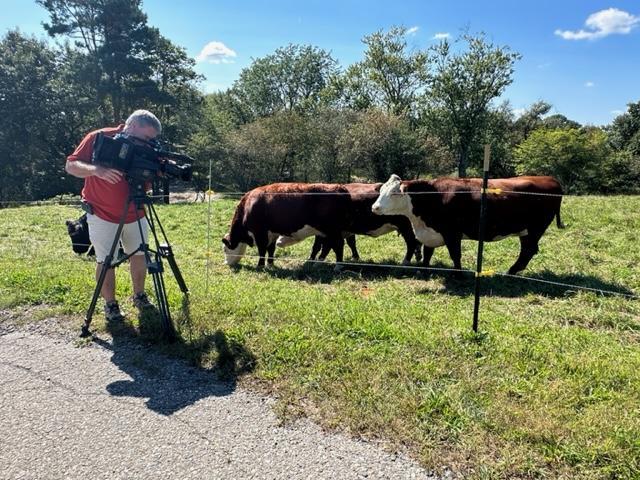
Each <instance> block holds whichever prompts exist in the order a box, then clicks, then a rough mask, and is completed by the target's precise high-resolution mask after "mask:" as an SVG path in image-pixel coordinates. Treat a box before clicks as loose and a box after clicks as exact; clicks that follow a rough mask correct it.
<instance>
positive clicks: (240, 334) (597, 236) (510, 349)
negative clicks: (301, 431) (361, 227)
mask: <svg viewBox="0 0 640 480" xmlns="http://www.w3.org/2000/svg"><path fill="white" fill-rule="evenodd" d="M234 206H235V201H234V200H217V201H215V202H214V203H213V207H212V229H211V230H212V232H211V256H210V268H209V275H208V276H207V268H206V267H207V261H208V255H207V210H208V209H207V205H206V204H181V205H171V206H161V207H159V208H158V211H159V214H160V216H161V218H162V221H163V223H164V224H165V226H166V228H167V232H168V235H169V238H170V240H171V241H172V243H173V244H174V245H175V252H176V256H177V260H178V263H179V265H180V267H181V269H182V272H183V274H184V277H185V279H186V281H187V284H188V285H189V287H190V289H191V292H192V293H191V296H190V302H189V304H188V305H187V304H185V303H183V302H182V297H181V295H180V294H179V291H178V288H177V286H176V285H175V282H174V281H173V280H172V278H171V275H170V274H169V275H167V283H168V286H169V290H170V297H171V298H170V300H171V303H172V312H174V316H175V317H176V321H177V322H178V323H179V328H180V330H181V333H182V336H183V338H184V342H183V343H181V344H180V345H178V346H175V347H171V348H172V349H173V352H174V353H176V354H180V355H184V356H187V357H188V358H189V359H191V360H193V361H194V362H197V363H199V364H201V365H204V366H208V367H211V368H217V369H218V370H220V372H221V374H226V375H238V376H242V377H243V379H244V380H243V381H244V382H246V383H248V384H252V385H255V386H258V387H260V388H263V389H268V390H269V391H271V392H273V393H275V394H277V396H278V397H279V399H280V400H279V410H280V413H281V415H282V416H283V418H285V419H287V418H292V417H295V416H298V415H302V414H303V415H307V416H310V417H312V418H314V419H315V420H317V421H319V422H320V423H321V424H323V425H324V426H326V427H329V428H332V429H338V430H343V431H347V432H349V433H350V434H352V435H354V436H363V437H367V438H380V439H384V440H385V441H387V442H389V444H390V445H391V446H392V447H402V448H406V449H408V450H409V452H410V453H411V454H412V455H414V456H415V457H416V458H418V459H419V460H420V461H421V462H422V463H423V464H424V465H426V466H427V467H429V468H433V469H434V470H438V469H439V468H441V467H443V466H449V467H452V468H453V469H454V470H455V471H457V472H461V473H463V474H466V475H467V476H469V477H473V478H585V479H587V478H589V479H592V478H612V479H613V478H640V301H639V300H637V299H630V298H625V297H621V296H607V295H601V294H597V293H593V292H583V291H580V290H576V289H567V288H564V287H557V286H553V285H548V284H542V283H536V282H532V281H527V280H524V279H512V278H503V277H492V278H487V279H484V291H485V296H484V297H483V299H482V304H481V313H480V328H481V330H482V333H481V334H479V335H473V334H472V333H471V320H472V311H473V277H472V276H467V277H466V278H463V279H460V280H456V279H454V278H452V277H451V276H449V275H445V274H433V275H429V276H422V275H418V274H417V273H415V272H412V271H406V270H402V269H399V268H397V269H387V268H372V267H359V266H358V267H353V266H350V267H347V268H346V269H345V270H343V271H342V272H340V273H334V272H333V268H332V266H331V265H304V264H303V262H302V261H298V260H288V259H280V260H278V259H276V266H275V267H274V268H270V269H265V270H263V271H260V270H256V268H255V263H256V259H254V258H250V259H244V260H243V261H242V263H241V265H242V266H241V268H239V269H237V270H230V269H229V268H228V267H226V266H224V265H223V264H222V252H221V248H220V238H221V237H222V235H223V234H224V233H225V231H226V230H227V227H228V224H229V222H230V219H231V216H232V213H233V209H234ZM78 215H79V210H78V209H77V208H74V207H66V206H38V207H23V208H12V209H4V210H0V225H2V229H1V230H0V239H1V241H0V308H3V309H7V308H14V307H18V306H23V305H36V304H42V305H45V306H46V308H47V313H48V314H51V313H52V312H53V313H56V314H71V315H76V316H77V318H78V327H79V325H80V320H81V316H82V313H83V312H84V310H85V309H86V307H87V305H88V302H89V299H90V296H91V293H92V291H93V282H92V280H91V279H92V271H93V268H94V265H93V263H92V262H90V261H87V260H83V259H81V258H79V257H77V256H75V255H74V254H73V253H72V252H71V248H70V245H69V239H68V237H67V235H66V230H65V226H64V220H65V219H67V218H74V217H77V216H78ZM563 220H564V221H565V223H567V225H568V227H567V229H565V230H558V229H557V228H556V227H555V226H551V227H550V228H549V230H548V232H547V233H546V235H545V236H544V237H543V239H542V242H541V252H540V253H539V254H538V255H537V256H536V257H534V259H533V260H532V262H531V263H530V265H529V267H528V269H527V270H526V271H525V272H524V275H527V276H531V277H535V278H540V279H545V280H550V281H554V282H562V283H569V284H575V285H581V286H588V287H592V288H598V289H606V290H613V291H616V292H620V293H626V294H640V249H639V248H638V245H639V244H640V242H639V241H640V198H638V197H607V198H605V197H581V198H566V199H565V201H564V204H563ZM310 247H311V243H310V240H307V241H306V242H304V243H302V244H300V245H296V246H294V247H291V248H289V249H286V250H282V251H279V252H278V255H281V256H287V257H295V258H300V259H302V258H304V257H305V256H306V255H308V252H309V250H310ZM476 248H477V243H475V242H464V251H463V266H464V267H466V268H474V266H475V251H476ZM403 249H404V246H403V242H402V240H401V238H399V237H397V236H395V235H387V236H385V237H382V238H380V239H375V240H374V239H367V238H363V237H359V250H360V253H361V256H362V261H363V262H375V263H390V264H397V263H398V262H399V261H400V260H401V258H402V254H403ZM517 252H518V242H517V240H515V239H507V240H504V241H502V242H498V243H491V244H487V245H486V247H485V267H486V268H487V269H495V270H496V271H506V270H507V268H508V267H509V266H510V265H511V264H512V263H513V261H514V260H515V258H516V256H517ZM249 253H250V254H252V255H256V254H257V252H256V251H255V250H249ZM330 258H332V257H330ZM346 258H349V256H348V255H347V256H346ZM434 264H435V266H444V267H449V266H451V263H450V260H449V258H448V255H447V253H446V250H445V249H439V250H437V252H436V254H435V256H434ZM117 276H118V279H119V286H118V294H119V296H120V298H125V297H126V296H128V295H130V285H129V283H128V281H127V280H128V279H127V275H126V271H125V269H124V268H119V269H118V273H117ZM207 278H208V282H207ZM207 284H208V285H207ZM126 307H128V309H129V310H130V311H131V310H132V307H131V306H130V305H126V304H125V308H126ZM35 320H37V318H36V319H35ZM133 321H134V323H135V322H136V321H137V320H136V319H135V318H134V320H133ZM94 324H95V327H96V328H98V329H100V328H104V324H103V321H102V319H101V316H100V315H97V316H96V318H95V321H94ZM164 348H169V347H164Z"/></svg>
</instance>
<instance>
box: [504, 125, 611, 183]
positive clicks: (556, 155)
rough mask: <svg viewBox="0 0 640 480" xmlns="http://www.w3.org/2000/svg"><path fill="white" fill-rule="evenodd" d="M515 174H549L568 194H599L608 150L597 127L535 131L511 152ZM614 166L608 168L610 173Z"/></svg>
mask: <svg viewBox="0 0 640 480" xmlns="http://www.w3.org/2000/svg"><path fill="white" fill-rule="evenodd" d="M514 154H515V158H516V160H517V166H516V169H517V173H518V174H521V175H522V174H526V175H552V176H554V177H556V178H557V179H558V180H559V181H560V183H561V184H562V185H563V186H564V188H565V191H567V192H569V193H587V192H593V193H595V192H603V191H605V190H606V188H604V187H605V186H606V183H607V179H606V178H605V175H604V172H605V168H604V167H605V165H607V163H608V161H609V158H610V155H611V149H610V147H609V144H608V140H607V135H606V133H605V132H604V131H602V130H601V129H598V128H591V129H575V128H572V129H568V130H567V129H556V130H548V129H545V128H541V129H538V130H535V131H534V132H533V133H531V135H529V137H528V138H527V139H526V140H525V141H524V142H522V143H521V144H520V145H519V146H518V147H517V148H516V149H515V152H514ZM616 168H617V167H616V166H615V165H611V170H612V171H613V170H615V169H616Z"/></svg>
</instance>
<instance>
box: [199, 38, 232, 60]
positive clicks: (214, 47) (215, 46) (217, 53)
mask: <svg viewBox="0 0 640 480" xmlns="http://www.w3.org/2000/svg"><path fill="white" fill-rule="evenodd" d="M236 56H237V54H236V52H234V51H233V50H231V49H230V48H229V47H227V46H226V45H225V44H224V43H222V42H209V43H207V44H206V45H205V46H204V48H203V49H202V51H201V52H200V53H199V54H198V56H197V57H196V61H198V62H208V63H233V60H232V59H233V58H235V57H236Z"/></svg>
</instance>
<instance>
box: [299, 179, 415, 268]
mask: <svg viewBox="0 0 640 480" xmlns="http://www.w3.org/2000/svg"><path fill="white" fill-rule="evenodd" d="M343 186H344V187H345V188H346V189H347V190H348V191H349V194H350V195H349V198H350V200H351V201H350V204H349V209H350V211H349V214H350V215H349V216H350V220H351V221H350V224H349V226H348V227H347V228H346V230H345V232H343V233H344V236H345V237H346V238H345V239H346V242H347V245H348V246H349V248H350V249H351V253H352V256H353V259H354V260H359V259H360V255H359V254H358V250H357V248H356V240H355V235H367V236H370V237H374V238H375V237H379V236H381V235H384V234H386V233H389V232H393V231H397V232H398V233H399V234H400V235H402V238H403V239H404V241H405V245H406V247H407V250H406V254H405V256H404V259H403V261H402V263H403V265H408V264H409V263H410V262H411V258H412V257H413V255H414V253H415V255H416V258H417V259H418V261H419V260H420V258H421V256H422V255H421V253H420V244H419V242H418V241H417V240H416V237H415V235H414V234H413V230H412V229H411V223H410V222H409V220H408V219H407V218H406V217H404V216H402V215H390V216H387V215H374V214H373V212H372V211H371V206H372V205H373V203H374V202H375V201H376V199H377V198H378V194H379V192H380V187H382V183H375V184H371V183H346V184H343ZM327 243H328V242H327V241H326V240H325V239H324V238H323V237H320V236H317V237H316V239H315V242H314V244H313V247H312V250H311V256H310V258H311V260H315V258H316V255H317V254H318V252H320V260H324V258H325V257H326V256H327V254H328V253H329V248H330V246H329V245H327Z"/></svg>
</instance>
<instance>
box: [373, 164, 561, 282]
mask: <svg viewBox="0 0 640 480" xmlns="http://www.w3.org/2000/svg"><path fill="white" fill-rule="evenodd" d="M481 188H482V179H480V178H438V179H435V180H410V181H402V180H401V179H400V177H398V176H397V175H391V178H389V180H388V181H387V182H386V183H385V184H384V185H383V186H382V188H381V189H380V196H379V197H378V199H377V200H376V201H375V203H374V204H373V207H372V211H373V212H374V213H375V214H378V215H404V216H406V217H407V218H408V219H409V220H410V221H411V225H412V227H413V231H414V233H415V235H416V238H417V239H418V240H419V241H420V242H422V243H423V244H424V245H425V252H424V260H423V261H424V263H425V265H428V263H429V260H430V259H431V256H432V255H433V250H434V249H435V248H436V247H441V246H443V245H446V247H447V249H448V251H449V255H450V256H451V259H452V260H453V264H454V267H455V268H457V269H460V268H462V266H461V263H460V257H461V243H462V242H461V241H462V239H463V238H469V239H473V240H477V239H478V231H479V219H480V196H481V194H480V191H481ZM489 188H490V189H500V193H488V194H487V210H486V214H487V216H486V230H485V240H487V241H495V240H501V239H503V238H505V237H507V236H513V235H515V236H518V237H520V256H519V257H518V259H517V260H516V262H515V263H514V264H513V265H512V266H511V268H510V269H509V273H510V274H515V273H517V272H519V271H521V270H524V269H525V268H526V266H527V264H528V263H529V261H530V260H531V258H532V257H533V256H534V255H535V254H536V253H537V252H538V242H539V240H540V238H541V237H542V234H543V233H544V232H545V230H546V229H547V227H548V226H549V224H550V223H551V222H552V221H553V218H554V217H555V218H556V223H557V226H558V228H563V227H564V226H563V225H562V222H561V220H560V204H561V203H562V196H561V195H562V187H561V186H560V184H559V183H558V181H557V180H555V179H554V178H553V177H514V178H501V179H494V180H489ZM535 194H543V195H535ZM544 194H547V195H544ZM549 194H550V195H549Z"/></svg>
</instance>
